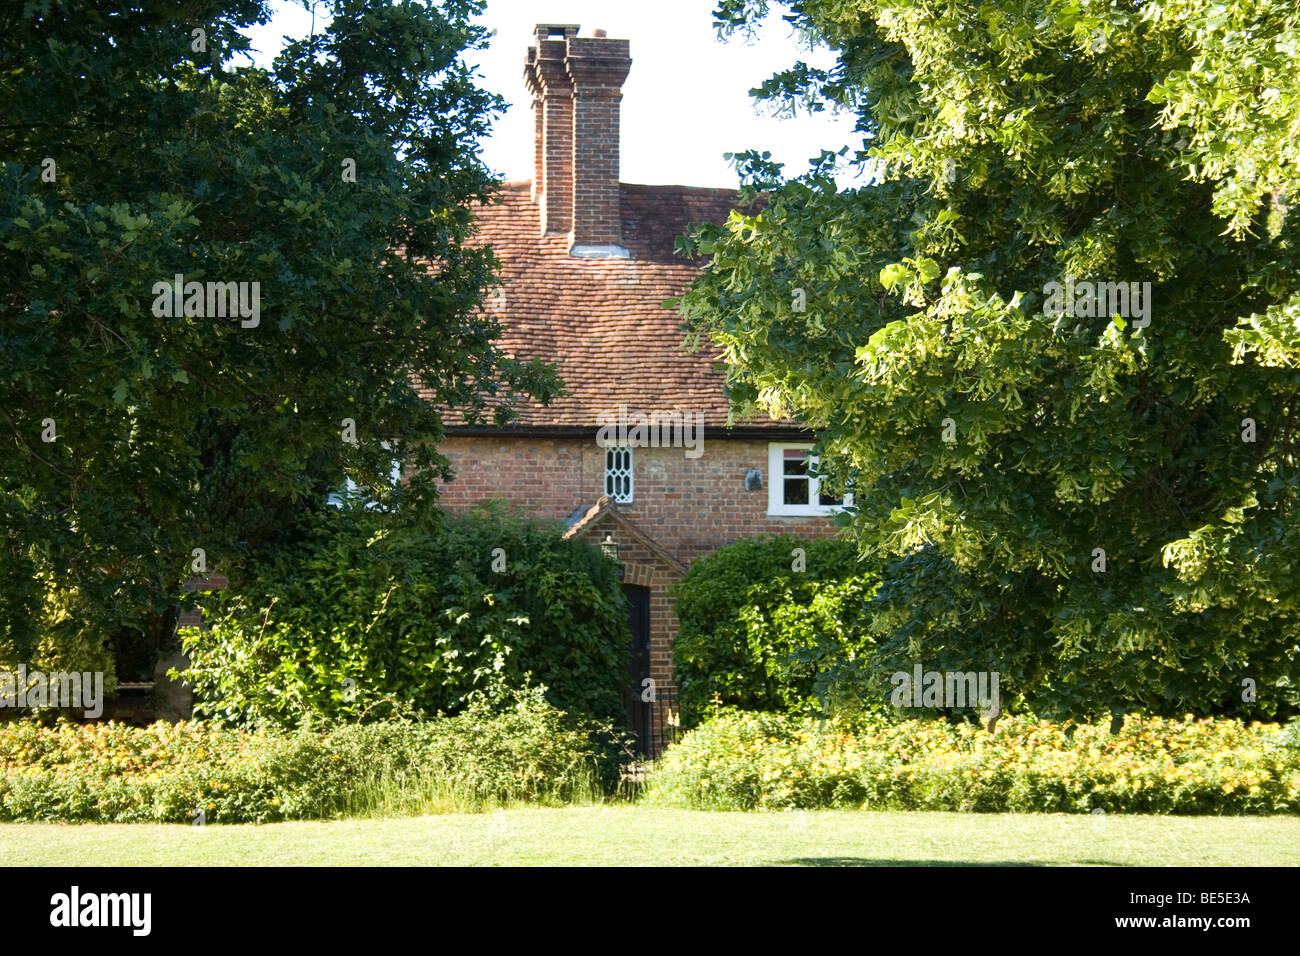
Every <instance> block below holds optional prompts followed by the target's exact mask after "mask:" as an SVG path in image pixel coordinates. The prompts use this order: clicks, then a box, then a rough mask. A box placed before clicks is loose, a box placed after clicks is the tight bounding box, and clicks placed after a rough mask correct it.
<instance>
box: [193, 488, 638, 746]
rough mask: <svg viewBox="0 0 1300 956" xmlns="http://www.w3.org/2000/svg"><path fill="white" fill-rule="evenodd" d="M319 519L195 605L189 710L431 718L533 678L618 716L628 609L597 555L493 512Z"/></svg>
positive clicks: (293, 717)
mask: <svg viewBox="0 0 1300 956" xmlns="http://www.w3.org/2000/svg"><path fill="white" fill-rule="evenodd" d="M318 520H319V524H318V526H317V527H316V528H315V529H314V530H313V532H312V533H311V535H310V536H309V538H308V540H307V541H306V543H304V544H302V545H299V546H296V547H294V548H292V549H289V550H282V551H280V552H277V554H276V555H275V556H274V558H273V559H269V560H267V561H266V562H265V563H263V564H260V565H255V566H251V567H238V568H234V569H232V570H231V584H230V587H229V588H227V589H225V590H222V591H217V592H214V593H213V594H210V595H208V596H206V597H205V598H204V604H205V607H206V609H207V614H208V621H209V623H210V624H211V630H210V631H208V632H200V631H198V630H197V629H187V630H185V631H183V632H182V643H183V646H184V647H185V650H186V651H187V653H188V654H189V656H190V660H191V662H192V663H191V667H190V669H189V670H188V671H187V672H186V676H185V679H186V681H187V682H188V683H189V684H190V685H191V686H193V687H194V689H195V694H196V707H195V713H196V714H199V715H200V716H203V717H215V718H217V719H220V720H223V721H226V722H229V723H256V722H261V721H267V722H272V723H276V724H279V725H282V726H295V725H297V724H298V723H300V722H301V721H302V720H304V719H308V718H312V717H322V718H325V719H337V718H346V719H376V718H380V717H387V716H392V715H394V714H396V715H420V714H422V715H425V716H432V715H433V714H436V713H439V712H446V713H455V712H457V711H459V710H460V709H462V708H464V707H465V706H466V705H467V704H468V703H469V702H470V701H472V700H474V699H480V698H483V699H493V700H495V699H498V698H500V697H501V696H502V695H503V694H505V693H506V692H508V691H511V690H517V689H520V688H522V687H525V686H529V685H533V684H540V685H544V686H545V688H546V692H547V697H548V699H549V700H550V701H551V702H552V703H553V704H554V705H555V706H557V707H559V708H561V709H562V710H565V711H568V712H570V713H574V714H579V715H583V716H587V717H591V718H594V719H597V720H607V721H611V722H614V723H619V724H621V723H623V722H624V721H625V719H626V718H625V715H624V711H623V705H622V697H621V689H622V686H623V684H624V683H625V682H626V681H627V675H626V670H625V667H626V655H627V650H628V641H629V636H628V631H627V611H626V604H625V601H624V598H623V594H622V590H621V589H620V587H619V582H618V579H617V577H616V567H615V565H614V564H613V562H611V561H609V560H608V559H606V558H605V557H604V556H603V555H602V554H601V553H600V552H599V550H598V549H596V548H593V547H592V546H591V545H590V544H588V543H587V542H584V541H566V540H562V539H561V537H560V532H561V531H562V530H563V529H562V528H561V527H558V526H555V525H552V524H539V523H535V522H530V521H528V520H525V519H522V518H519V517H515V516H512V515H509V514H507V513H505V512H504V511H503V510H501V509H492V510H486V511H481V512H476V513H474V514H469V515H444V516H441V518H440V519H439V520H438V521H437V522H433V523H418V524H407V523H403V521H402V520H401V518H400V517H395V516H391V515H386V514H378V513H374V512H368V511H364V510H362V509H355V508H353V509H345V510H342V511H337V512H330V513H328V514H326V515H324V516H322V517H320V518H319V519H318Z"/></svg>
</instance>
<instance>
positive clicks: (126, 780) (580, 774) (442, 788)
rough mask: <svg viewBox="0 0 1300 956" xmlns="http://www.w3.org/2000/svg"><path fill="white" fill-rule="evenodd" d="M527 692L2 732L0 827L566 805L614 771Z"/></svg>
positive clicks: (1, 727) (580, 729)
mask: <svg viewBox="0 0 1300 956" xmlns="http://www.w3.org/2000/svg"><path fill="white" fill-rule="evenodd" d="M593 729H594V728H591V727H589V726H587V725H584V724H583V723H582V722H580V721H575V720H573V719H572V718H569V717H567V716H566V715H565V714H564V713H563V712H561V711H558V710H556V709H555V708H553V707H551V706H550V705H549V704H547V703H546V701H545V699H544V697H543V696H542V695H541V694H540V693H539V692H537V691H536V690H534V691H530V692H527V693H521V694H518V695H512V696H511V697H510V698H509V699H508V701H507V702H506V703H505V705H504V706H502V707H499V708H495V709H491V708H488V707H486V706H484V705H482V704H476V705H473V706H471V707H470V708H468V709H467V710H466V711H464V712H463V713H461V714H458V715H457V716H455V717H446V718H441V719H438V720H433V721H429V722H427V723H413V722H409V721H385V722H381V723H370V724H360V725H357V724H349V725H334V726H331V727H328V728H325V729H323V730H317V731H308V730H301V731H298V732H293V733H285V732H282V731H274V730H272V731H258V732H254V733H248V732H244V731H237V730H231V729H226V728H222V727H219V726H217V725H214V724H205V723H180V724H165V723H156V724H152V725H150V726H149V727H145V728H136V727H128V726H125V725H122V724H115V723H112V722H107V723H98V724H87V725H81V726H79V725H75V724H68V723H66V722H62V721H61V722H60V723H59V725H58V726H57V727H54V728H44V727H41V726H39V725H38V724H36V723H34V722H32V721H15V722H11V723H6V724H0V820H4V821H55V820H60V821H69V822H86V823H141V822H156V823H184V822H187V821H189V820H191V819H192V818H193V817H194V815H195V814H196V812H197V811H198V810H199V809H202V810H203V813H204V818H205V820H206V822H208V823H250V822H251V823H266V822H272V821H277V820H300V819H329V818H332V817H339V816H366V815H372V814H375V813H410V812H419V811H421V810H423V809H428V808H429V807H430V806H432V807H434V808H437V807H443V808H451V807H454V808H456V809H469V810H475V809H482V808H483V807H487V806H494V805H500V804H504V803H510V802H541V803H565V802H571V801H573V800H576V799H584V798H589V797H590V796H591V789H592V788H593V787H594V788H595V792H596V793H597V794H599V793H600V792H601V787H602V786H604V787H606V788H608V787H609V786H610V783H611V781H612V779H613V778H614V776H615V775H616V772H617V767H616V765H615V764H614V763H612V762H611V760H610V755H609V752H608V751H607V750H603V749H602V748H601V747H600V746H598V745H595V744H593V743H592V742H591V740H592V737H591V734H592V731H593Z"/></svg>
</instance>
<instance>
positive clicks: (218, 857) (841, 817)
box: [0, 805, 1300, 866]
mask: <svg viewBox="0 0 1300 956" xmlns="http://www.w3.org/2000/svg"><path fill="white" fill-rule="evenodd" d="M0 842H2V843H3V845H4V847H5V861H6V862H7V863H10V864H16V865H38V866H156V865H165V866H196V865H197V866H279V865H305V866H341V865H369V866H375V865H419V866H427V865H434V866H437V865H458V866H530V865H578V866H582V865H602V866H610V865H612V866H647V865H654V866H664V865H666V866H699V865H706V866H730V865H760V866H767V865H794V866H871V865H877V866H906V865H924V866H941V865H945V864H955V865H980V864H1001V865H1007V864H1016V865H1035V864H1037V865H1043V864H1048V865H1102V866H1105V865H1117V866H1136V865H1145V866H1164V865H1172V866H1252V865H1291V866H1295V865H1300V818H1298V817H1280V816H1278V817H1159V816H1119V815H1109V816H1082V815H1078V816H1076V815H1064V814H1051V815H1049V814H974V813H969V814H967V813H926V812H915V813H875V812H868V811H838V810H819V811H807V812H797V811H796V812H793V813H720V812H719V813H713V812H703V811H692V810H673V809H657V808H649V807H640V806H620V805H614V806H594V807H573V808H566V809H537V808H530V809H518V810H500V811H490V812H487V813H481V814H459V813H458V814H446V815H441V816H426V817H414V818H405V819H378V820H343V821H334V822H324V823H318V822H312V823H275V824H266V825H263V826H254V825H239V826H233V825H232V826H219V825H209V826H206V827H196V826H183V825H156V824H130V825H128V824H107V825H94V824H70V825H58V824H4V825H0Z"/></svg>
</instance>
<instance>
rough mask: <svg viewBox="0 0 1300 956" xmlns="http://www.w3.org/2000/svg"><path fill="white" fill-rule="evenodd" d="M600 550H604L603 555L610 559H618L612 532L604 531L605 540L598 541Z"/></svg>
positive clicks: (616, 546)
mask: <svg viewBox="0 0 1300 956" xmlns="http://www.w3.org/2000/svg"><path fill="white" fill-rule="evenodd" d="M600 550H601V551H603V552H605V557H607V558H609V559H610V560H611V561H617V560H618V545H617V544H616V543H615V542H614V532H612V531H606V532H605V540H604V541H602V542H601V543H600Z"/></svg>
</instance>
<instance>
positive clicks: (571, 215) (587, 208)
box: [524, 23, 632, 257]
mask: <svg viewBox="0 0 1300 956" xmlns="http://www.w3.org/2000/svg"><path fill="white" fill-rule="evenodd" d="M603 34H604V31H603V30H598V31H596V36H593V37H579V36H578V25H577V24H571V23H560V24H552V23H541V24H538V25H537V28H536V37H537V45H536V46H532V47H529V48H528V59H527V63H526V66H525V70H524V75H525V79H526V80H527V82H528V88H529V90H531V91H532V94H533V114H534V136H535V140H534V172H533V199H534V200H535V201H536V202H537V203H538V205H539V206H540V207H541V221H542V234H543V235H550V236H554V235H567V236H568V237H569V253H570V255H574V256H584V257H608V256H618V257H626V256H627V255H628V252H627V250H626V249H624V248H623V246H622V240H623V236H622V210H621V209H620V208H619V178H618V177H619V100H621V99H622V97H623V91H622V87H623V81H624V80H625V79H627V74H628V70H629V68H630V67H631V66H632V60H631V58H630V57H629V55H628V41H627V40H611V39H608V38H607V37H605V36H604V35H603Z"/></svg>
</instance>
